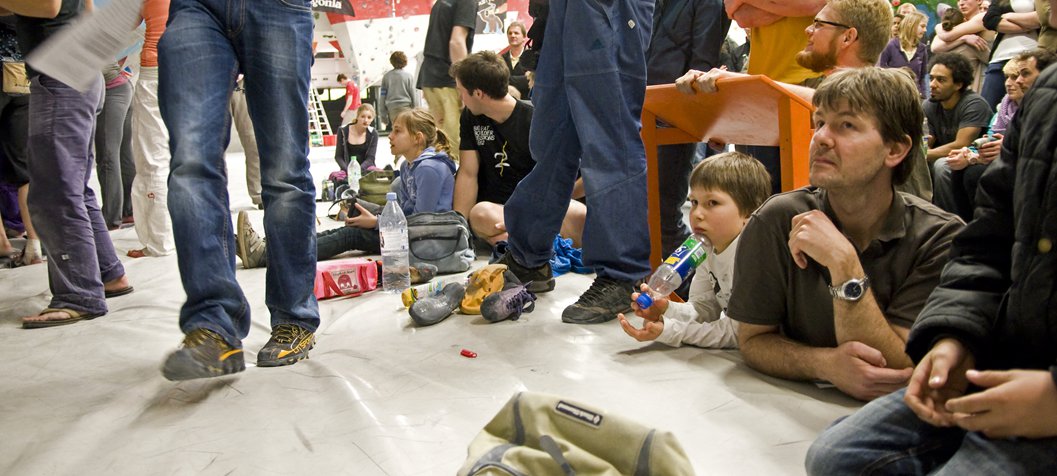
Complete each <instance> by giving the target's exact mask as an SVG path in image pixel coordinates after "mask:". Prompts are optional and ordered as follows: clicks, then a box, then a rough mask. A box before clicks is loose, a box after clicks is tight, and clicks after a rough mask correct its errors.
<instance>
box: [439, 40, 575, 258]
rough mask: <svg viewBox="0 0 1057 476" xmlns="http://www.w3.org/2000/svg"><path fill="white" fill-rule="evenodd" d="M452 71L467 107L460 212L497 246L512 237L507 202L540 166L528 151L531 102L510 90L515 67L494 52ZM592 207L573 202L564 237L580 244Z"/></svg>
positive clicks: (477, 232)
mask: <svg viewBox="0 0 1057 476" xmlns="http://www.w3.org/2000/svg"><path fill="white" fill-rule="evenodd" d="M451 75H452V77H454V78H455V87H456V89H457V90H458V91H459V97H460V99H461V100H462V103H463V105H464V106H466V107H465V109H463V111H462V117H461V118H460V124H459V130H460V131H461V132H460V133H461V134H462V136H463V137H462V140H461V141H460V142H459V143H460V144H461V147H462V148H463V150H462V151H461V153H460V154H459V156H460V157H461V161H460V163H459V172H458V174H457V175H456V176H455V196H454V199H453V204H454V207H455V211H457V212H459V213H461V214H463V215H464V216H466V217H467V219H468V220H469V222H470V228H472V229H473V232H474V235H476V236H477V237H478V238H480V239H482V240H485V241H487V242H488V244H490V245H492V246H495V245H496V244H497V243H500V242H505V241H506V239H507V232H506V226H505V224H504V218H503V205H504V204H505V203H506V201H507V199H509V198H510V195H511V194H512V193H514V188H515V187H517V185H518V183H519V182H521V179H522V178H524V177H525V176H526V175H528V173H529V172H531V171H532V168H533V167H535V165H536V161H535V160H534V159H533V158H532V154H531V152H530V151H529V125H530V124H531V123H532V112H533V110H534V108H533V106H532V104H531V103H529V102H527V101H519V100H517V99H514V98H513V97H512V96H511V95H510V94H509V92H508V91H507V84H508V83H509V77H510V71H509V70H508V69H507V68H506V65H505V64H503V60H502V59H500V58H499V57H498V56H497V55H496V54H495V53H493V52H491V51H482V52H479V53H474V54H472V55H470V56H468V57H467V58H466V59H464V60H462V61H459V62H458V63H455V64H454V65H452V68H451ZM586 217H587V207H585V206H584V204H583V203H580V202H578V201H575V200H572V199H570V200H569V208H568V210H566V213H565V220H564V221H562V227H561V233H560V234H561V236H562V237H565V238H570V239H572V240H573V246H576V247H579V246H580V239H581V237H582V236H583V230H584V220H585V219H586Z"/></svg>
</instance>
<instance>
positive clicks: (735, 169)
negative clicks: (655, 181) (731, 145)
mask: <svg viewBox="0 0 1057 476" xmlns="http://www.w3.org/2000/svg"><path fill="white" fill-rule="evenodd" d="M770 191H771V177H770V176H769V175H768V174H767V169H765V168H764V167H763V164H761V163H760V162H759V161H757V160H756V159H754V158H752V157H750V156H748V155H745V154H742V153H740V152H729V153H723V154H719V155H715V156H712V157H709V158H707V159H705V160H704V161H703V162H701V163H700V164H698V166H697V167H694V171H693V173H692V174H691V175H690V226H691V227H692V228H693V232H694V233H695V234H696V233H700V234H702V235H704V236H706V237H708V239H709V241H711V242H712V249H711V250H708V256H707V257H706V258H705V260H704V261H703V262H702V263H701V264H700V265H698V267H697V272H696V273H694V274H693V276H694V277H693V280H692V281H691V282H690V299H689V302H685V303H672V302H669V301H668V299H666V298H657V299H655V300H654V301H653V305H652V306H650V307H649V308H647V309H640V308H639V306H638V304H636V303H635V299H637V298H638V297H639V294H638V293H634V294H632V295H631V300H632V304H631V307H632V308H633V309H634V311H635V315H636V316H639V317H641V318H643V319H644V320H645V321H644V323H643V327H642V328H641V329H639V328H636V327H635V326H634V325H632V324H631V323H630V322H628V320H627V318H626V317H624V315H623V314H618V315H617V318H619V319H620V326H621V327H622V328H623V329H624V332H626V333H627V334H628V335H629V336H631V337H634V338H635V339H636V340H638V341H640V342H645V341H651V340H656V341H658V342H662V343H664V344H667V345H670V346H673V347H679V346H681V345H682V344H684V343H685V344H690V345H695V346H698V347H706V348H716V349H733V348H736V347H737V346H738V335H737V324H736V323H735V321H733V320H731V319H730V318H729V317H727V315H726V313H725V311H726V309H727V301H728V300H729V299H730V289H731V282H732V281H733V279H734V255H735V253H737V249H738V235H740V234H741V230H742V228H743V227H744V226H745V223H746V222H748V221H749V216H751V215H752V212H753V211H755V210H756V209H757V208H758V207H759V206H760V204H761V203H763V201H764V200H766V199H767V197H768V196H769V195H770ZM641 289H642V291H643V292H646V290H648V289H649V288H648V287H647V286H646V285H645V284H643V285H642V287H641Z"/></svg>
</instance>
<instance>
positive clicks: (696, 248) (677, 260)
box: [635, 234, 712, 309]
mask: <svg viewBox="0 0 1057 476" xmlns="http://www.w3.org/2000/svg"><path fill="white" fill-rule="evenodd" d="M711 251H712V241H710V240H709V239H708V237H706V236H705V235H700V234H697V235H690V236H689V237H688V238H687V239H686V241H684V242H683V244H682V245H679V247H678V248H676V249H675V251H673V252H672V255H671V256H669V257H668V259H666V260H664V263H662V264H661V265H660V266H659V267H657V271H654V272H653V276H650V281H649V283H647V284H646V285H647V286H649V288H650V289H649V291H647V292H644V293H642V294H639V297H638V298H637V299H635V303H636V304H638V305H639V308H640V309H646V308H648V307H650V306H652V305H653V301H654V300H655V299H658V298H664V297H667V296H668V295H669V294H671V293H672V291H675V290H676V289H677V288H678V287H679V285H681V284H683V280H684V279H686V275H687V274H690V270H691V269H694V268H696V267H697V266H698V265H700V264H701V263H702V262H704V261H705V258H706V257H707V256H708V253H709V252H711Z"/></svg>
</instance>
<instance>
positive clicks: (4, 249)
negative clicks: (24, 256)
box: [0, 216, 15, 258]
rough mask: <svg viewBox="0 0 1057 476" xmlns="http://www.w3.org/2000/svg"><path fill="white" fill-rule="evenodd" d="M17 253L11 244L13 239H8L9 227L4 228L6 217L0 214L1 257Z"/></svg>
mask: <svg viewBox="0 0 1057 476" xmlns="http://www.w3.org/2000/svg"><path fill="white" fill-rule="evenodd" d="M13 254H15V248H14V247H13V246H11V240H8V239H7V229H6V228H4V217H2V216H0V258H2V257H5V256H11V255H13Z"/></svg>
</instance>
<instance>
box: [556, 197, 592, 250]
mask: <svg viewBox="0 0 1057 476" xmlns="http://www.w3.org/2000/svg"><path fill="white" fill-rule="evenodd" d="M586 221H587V205H584V204H583V203H580V202H578V201H576V200H569V209H568V210H566V212H565V219H564V220H562V229H561V232H560V233H561V235H562V238H569V239H571V240H573V247H574V248H580V247H581V246H583V245H582V244H581V240H582V239H583V236H584V222H586Z"/></svg>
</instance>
